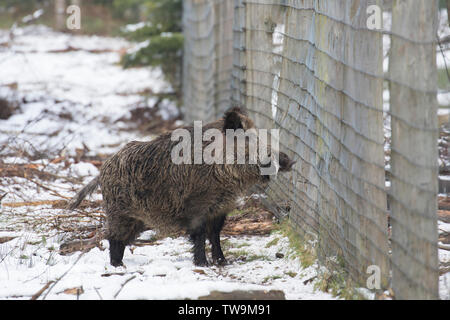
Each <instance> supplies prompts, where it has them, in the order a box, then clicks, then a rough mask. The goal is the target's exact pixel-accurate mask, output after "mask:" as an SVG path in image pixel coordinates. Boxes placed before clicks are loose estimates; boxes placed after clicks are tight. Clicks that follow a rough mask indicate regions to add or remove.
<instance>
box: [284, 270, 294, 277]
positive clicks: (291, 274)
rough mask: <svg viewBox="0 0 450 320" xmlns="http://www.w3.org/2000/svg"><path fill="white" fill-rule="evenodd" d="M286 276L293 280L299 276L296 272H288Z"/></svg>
mask: <svg viewBox="0 0 450 320" xmlns="http://www.w3.org/2000/svg"><path fill="white" fill-rule="evenodd" d="M284 274H286V275H288V276H289V277H291V278H295V277H296V276H297V272H294V271H286V272H285V273H284Z"/></svg>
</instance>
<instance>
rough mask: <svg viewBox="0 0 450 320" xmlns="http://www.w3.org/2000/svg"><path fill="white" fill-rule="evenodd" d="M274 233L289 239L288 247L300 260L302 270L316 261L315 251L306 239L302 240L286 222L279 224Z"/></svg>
mask: <svg viewBox="0 0 450 320" xmlns="http://www.w3.org/2000/svg"><path fill="white" fill-rule="evenodd" d="M274 231H275V232H280V233H281V234H282V235H284V236H286V237H287V238H288V239H289V246H290V247H291V250H292V251H293V252H294V254H295V255H296V256H297V257H299V258H300V263H301V265H302V267H303V268H308V267H310V266H312V265H313V264H314V262H316V261H317V254H316V252H315V249H314V248H313V247H312V246H311V245H310V244H309V243H308V242H307V240H308V239H307V238H305V239H302V238H301V237H300V236H299V235H298V233H297V232H296V231H295V230H294V228H292V226H291V225H290V224H289V221H288V220H285V221H283V222H282V223H280V224H279V225H278V227H277V228H276V230H274Z"/></svg>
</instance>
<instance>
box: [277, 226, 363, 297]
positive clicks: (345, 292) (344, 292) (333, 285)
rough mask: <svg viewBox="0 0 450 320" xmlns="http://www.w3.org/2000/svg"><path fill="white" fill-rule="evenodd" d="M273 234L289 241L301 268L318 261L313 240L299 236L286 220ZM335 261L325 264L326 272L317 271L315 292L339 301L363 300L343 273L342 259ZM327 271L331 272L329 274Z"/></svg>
mask: <svg viewBox="0 0 450 320" xmlns="http://www.w3.org/2000/svg"><path fill="white" fill-rule="evenodd" d="M274 232H279V233H281V234H282V235H283V236H286V237H287V238H288V239H289V246H290V249H291V250H292V251H293V254H294V255H295V256H296V257H298V258H299V259H300V262H301V265H302V267H303V268H308V267H310V266H312V265H314V263H315V262H316V261H317V260H318V256H317V251H316V249H315V247H314V246H313V245H311V242H310V240H315V239H313V237H312V236H308V235H306V236H304V237H302V236H300V235H299V234H298V233H297V232H296V231H295V229H294V228H293V227H292V225H291V224H290V223H289V221H288V219H286V220H284V221H283V222H282V223H280V224H279V226H278V227H277V228H276V230H274ZM335 260H336V261H334V262H333V263H331V259H330V263H325V267H326V271H320V270H318V274H317V278H316V279H315V280H314V288H315V290H320V291H324V292H329V293H331V294H332V295H333V296H335V297H339V298H341V299H352V300H355V299H356V300H358V299H364V297H363V296H362V295H361V294H360V293H358V292H357V291H356V290H355V288H356V287H357V285H356V284H355V283H354V281H353V280H352V279H351V277H350V275H349V274H348V273H347V272H346V271H345V269H344V267H345V263H344V259H342V257H339V256H338V257H337V259H335ZM328 270H333V271H332V272H330V271H328ZM285 274H287V275H289V276H291V277H295V276H296V275H297V274H296V273H294V272H285Z"/></svg>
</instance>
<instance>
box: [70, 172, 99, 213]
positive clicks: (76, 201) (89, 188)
mask: <svg viewBox="0 0 450 320" xmlns="http://www.w3.org/2000/svg"><path fill="white" fill-rule="evenodd" d="M99 178H100V177H99V176H97V177H95V178H94V179H93V180H92V181H91V182H89V183H88V184H87V185H86V186H85V187H84V188H83V189H81V190H80V191H79V192H78V193H77V194H76V196H75V197H73V198H72V200H70V202H69V205H68V206H67V209H68V210H74V209H75V208H76V207H78V206H79V205H80V203H81V201H83V199H84V198H86V197H87V196H88V195H90V194H91V193H92V192H94V191H95V189H97V187H98V185H99V184H100V181H99Z"/></svg>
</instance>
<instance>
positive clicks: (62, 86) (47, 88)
mask: <svg viewBox="0 0 450 320" xmlns="http://www.w3.org/2000/svg"><path fill="white" fill-rule="evenodd" d="M6 34H8V31H5V30H3V31H0V39H2V36H3V38H6ZM128 46H130V45H129V44H128V43H127V42H125V41H124V40H123V39H120V38H105V37H95V36H92V37H90V36H78V35H70V34H64V33H59V32H54V31H52V30H51V29H49V28H47V27H45V26H29V27H25V28H22V29H16V30H15V32H14V41H13V42H12V44H11V45H10V46H9V47H0V70H1V77H0V95H1V96H3V97H5V96H6V97H10V98H11V99H14V100H21V101H23V102H25V103H23V104H21V108H22V110H21V112H19V113H17V114H15V115H13V116H12V117H11V118H10V119H8V121H0V124H1V132H2V133H7V134H8V135H6V134H3V135H2V136H0V139H1V140H0V143H3V142H4V139H5V138H8V139H10V141H9V143H10V144H11V143H13V142H15V143H19V144H23V143H27V144H30V145H40V146H41V147H42V148H44V147H45V148H47V149H54V148H55V147H57V146H64V147H65V148H66V149H67V150H73V149H74V148H83V145H82V143H84V144H85V145H86V146H87V147H88V148H89V149H94V150H95V151H96V152H105V153H110V152H112V151H114V150H115V149H114V148H108V146H111V145H117V144H120V143H123V142H125V141H130V140H133V139H136V138H138V136H136V133H130V132H126V131H123V130H120V129H121V128H123V124H121V123H120V122H119V123H114V122H115V121H116V120H118V119H120V118H122V117H129V109H130V108H131V107H133V106H136V104H138V103H139V102H142V101H144V100H145V98H144V97H143V96H142V95H140V94H139V93H140V92H143V91H145V90H148V88H151V90H152V92H153V93H162V92H167V91H170V89H171V88H170V86H169V85H168V84H167V83H166V82H165V81H163V80H162V77H163V75H162V73H161V70H160V69H159V68H133V69H127V70H123V69H122V68H121V67H120V66H119V65H118V62H119V59H120V55H119V51H120V50H121V49H122V48H127V47H128ZM65 50H67V52H64V51H65ZM91 51H93V52H91ZM11 88H13V89H11ZM14 95H18V96H14ZM147 102H148V104H149V105H150V106H151V105H152V103H153V104H154V103H155V102H156V99H154V98H153V99H150V98H149V99H148V101H147ZM64 117H65V118H67V119H66V120H68V121H63V119H64ZM61 118H63V119H61ZM111 124H114V126H112V125H111ZM25 127H26V133H23V132H21V131H22V129H23V128H25ZM49 132H52V133H54V134H53V135H52V136H51V137H50V138H49V137H48V133H49ZM11 135H17V137H15V138H13V139H12V140H11Z"/></svg>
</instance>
